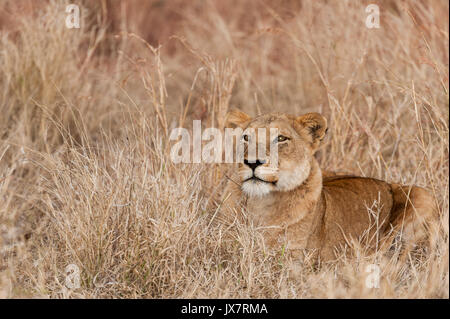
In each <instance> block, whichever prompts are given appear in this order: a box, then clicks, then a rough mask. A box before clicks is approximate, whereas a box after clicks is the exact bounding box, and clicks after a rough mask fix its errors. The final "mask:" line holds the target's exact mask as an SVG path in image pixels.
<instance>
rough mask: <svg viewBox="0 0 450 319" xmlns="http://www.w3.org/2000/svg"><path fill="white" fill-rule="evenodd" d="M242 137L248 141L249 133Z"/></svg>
mask: <svg viewBox="0 0 450 319" xmlns="http://www.w3.org/2000/svg"><path fill="white" fill-rule="evenodd" d="M242 139H243V140H244V141H246V142H248V135H247V134H245V135H243V136H242Z"/></svg>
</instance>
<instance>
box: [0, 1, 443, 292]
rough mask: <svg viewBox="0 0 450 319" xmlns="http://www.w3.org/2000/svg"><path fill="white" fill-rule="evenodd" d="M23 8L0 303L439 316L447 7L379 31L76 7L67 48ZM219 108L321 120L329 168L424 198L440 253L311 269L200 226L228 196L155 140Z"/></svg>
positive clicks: (407, 6)
mask: <svg viewBox="0 0 450 319" xmlns="http://www.w3.org/2000/svg"><path fill="white" fill-rule="evenodd" d="M21 1H23V2H22V3H20V4H23V5H24V6H25V7H27V6H28V8H29V6H31V7H33V6H34V8H32V9H28V10H25V9H24V8H20V5H18V4H17V2H16V1H10V0H0V17H7V19H6V18H5V19H4V20H3V21H4V23H0V28H1V29H0V114H1V115H0V249H1V251H0V297H5V298H14V297H52V298H67V297H69V298H99V297H104V298H142V297H145V298H179V297H181V298H200V297H208V298H209V297H217V298H223V297H229V298H247V297H250V298H323V297H325V298H328V297H331V298H335V297H339V298H349V297H356V298H361V297H362V298H448V297H449V295H448V289H449V275H448V270H449V269H448V267H449V263H448V260H449V242H448V225H449V220H448V216H449V215H448V211H449V201H448V198H449V194H448V186H449V175H448V174H449V170H448V168H449V162H448V150H449V148H448V142H449V139H448V119H449V93H448V92H449V91H448V89H449V82H448V81H449V80H448V79H449V78H448V75H449V71H448V58H449V51H448V46H449V37H448V27H449V16H448V2H447V1H444V0H443V1H437V0H436V1H429V2H425V3H423V2H422V1H401V2H397V1H375V2H376V3H378V4H380V7H381V28H380V29H367V28H366V27H365V26H364V20H365V18H366V13H365V12H364V8H365V5H366V4H365V3H364V4H363V3H360V2H350V1H349V2H345V1H338V0H334V1H298V2H296V1H270V2H269V1H245V2H244V1H240V0H239V1H238V0H227V1H193V2H192V4H191V2H189V3H190V5H189V6H188V5H186V4H185V1H178V0H174V1H147V2H145V3H144V2H142V1H128V2H126V1H114V2H113V1H99V2H93V1H84V2H83V3H82V5H84V6H82V8H81V12H82V18H83V23H82V28H81V29H79V30H70V29H67V28H66V27H65V24H64V19H65V17H66V13H65V12H64V9H65V6H64V5H63V3H62V2H61V1H42V2H40V4H39V5H36V3H34V4H33V3H31V1H28V0H21ZM138 2H139V4H138ZM367 3H369V2H367ZM17 12H21V13H20V14H17ZM145 41H147V42H148V43H146V42H145ZM158 44H161V47H158ZM230 107H239V108H241V109H243V110H245V111H246V112H248V113H250V114H253V115H256V114H258V113H264V112H267V111H270V110H278V111H286V112H290V113H294V114H301V113H305V112H308V111H319V112H322V113H324V114H325V116H326V117H327V118H328V119H329V123H330V125H331V127H330V130H329V132H330V134H329V138H328V140H327V142H326V145H325V146H324V147H323V149H322V150H321V151H320V153H319V154H318V159H319V161H320V163H321V165H322V167H323V168H325V169H329V170H335V171H346V172H352V173H356V174H360V175H365V176H373V177H376V178H382V179H386V180H388V181H397V182H402V183H405V184H412V183H414V184H418V185H420V186H425V187H428V188H429V189H430V190H431V191H432V192H433V194H434V198H435V200H436V203H437V204H438V207H439V216H440V221H439V225H436V226H437V227H438V228H439V234H438V236H437V239H436V243H435V245H434V247H433V249H432V251H431V252H430V253H429V254H428V255H427V256H426V257H424V258H421V259H418V258H416V257H413V256H410V258H409V260H408V261H407V262H404V261H402V262H400V261H398V260H397V259H396V258H390V259H389V258H380V256H375V257H370V258H368V257H362V256H360V257H358V258H356V259H353V260H345V259H343V260H342V261H340V262H339V263H338V264H336V265H333V266H324V267H323V268H321V269H310V268H308V267H306V266H304V265H301V264H299V263H295V262H293V261H292V260H291V258H290V257H289V255H288V254H285V253H284V251H283V250H282V249H281V248H280V250H278V251H269V250H268V249H267V248H266V247H264V245H263V241H262V237H261V234H260V232H259V231H258V229H256V228H255V227H253V226H252V225H251V224H250V223H246V222H243V223H241V222H239V223H238V224H236V225H234V226H233V227H231V228H224V227H222V226H220V225H216V224H215V223H212V222H211V221H212V216H214V212H215V211H216V209H217V206H218V205H219V204H220V203H217V201H216V198H217V195H218V194H220V192H221V190H222V188H223V185H224V178H223V177H221V176H220V175H219V174H217V170H216V167H211V166H208V165H203V164H192V165H174V164H173V163H172V162H171V161H170V158H169V151H170V143H169V141H168V137H167V133H168V132H169V131H170V129H171V128H172V127H175V126H179V125H182V126H185V127H190V125H191V124H190V123H192V120H193V119H202V120H203V121H204V122H203V123H204V124H205V126H211V125H214V126H218V127H222V126H223V119H224V114H225V113H226V111H227V110H228V109H229V108H230ZM372 263H376V264H378V265H380V269H381V282H380V288H379V289H370V288H367V287H366V285H365V281H366V278H367V275H368V273H366V271H365V270H366V266H367V265H369V264H372ZM68 264H75V265H77V266H78V267H79V268H80V271H81V287H80V288H77V289H67V288H66V287H65V282H64V280H65V275H66V274H65V268H66V266H67V265H68Z"/></svg>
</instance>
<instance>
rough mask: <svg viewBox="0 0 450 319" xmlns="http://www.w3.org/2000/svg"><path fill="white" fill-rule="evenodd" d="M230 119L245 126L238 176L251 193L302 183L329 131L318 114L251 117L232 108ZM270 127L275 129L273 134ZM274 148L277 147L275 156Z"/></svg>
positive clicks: (230, 122) (279, 114) (293, 186)
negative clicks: (241, 159)
mask: <svg viewBox="0 0 450 319" xmlns="http://www.w3.org/2000/svg"><path fill="white" fill-rule="evenodd" d="M227 122H228V123H229V124H234V125H237V126H239V127H241V128H242V129H243V134H242V136H241V139H240V141H239V143H242V146H243V148H244V152H243V155H244V156H243V161H242V162H240V163H239V177H240V180H241V183H242V191H243V192H244V193H246V194H247V195H249V196H264V195H267V194H269V193H270V192H278V191H290V190H293V189H295V188H296V187H298V186H300V185H301V184H302V183H303V182H304V181H305V180H306V179H307V178H308V176H309V174H310V171H311V165H312V161H313V160H314V157H313V156H314V153H315V152H316V150H317V149H318V147H319V145H320V142H321V141H322V139H323V138H324V136H325V133H326V131H327V120H326V119H325V118H324V117H323V116H322V115H320V114H318V113H308V114H305V115H302V116H293V115H288V114H283V113H269V114H265V115H261V116H258V117H256V118H254V119H252V118H251V117H250V116H249V115H247V114H245V113H243V112H240V111H231V112H229V113H228V116H227ZM271 128H272V129H276V130H272V133H271V130H270V129H271ZM261 129H263V130H261ZM274 131H275V132H276V134H273V132H274ZM255 145H256V150H255ZM261 150H262V152H261ZM271 150H277V152H275V154H276V156H275V157H274V156H273V154H274V153H273V151H272V153H270V152H271ZM271 154H272V156H271Z"/></svg>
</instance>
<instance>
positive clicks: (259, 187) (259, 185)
mask: <svg viewBox="0 0 450 319" xmlns="http://www.w3.org/2000/svg"><path fill="white" fill-rule="evenodd" d="M271 190H272V184H270V183H266V182H263V181H257V180H249V181H246V182H244V183H243V184H242V191H243V192H244V193H245V194H247V195H248V196H250V197H262V196H265V195H267V194H269V193H270V192H271Z"/></svg>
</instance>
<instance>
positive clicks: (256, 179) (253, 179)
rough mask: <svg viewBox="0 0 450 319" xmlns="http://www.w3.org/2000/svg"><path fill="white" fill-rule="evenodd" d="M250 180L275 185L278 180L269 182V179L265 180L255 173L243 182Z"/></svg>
mask: <svg viewBox="0 0 450 319" xmlns="http://www.w3.org/2000/svg"><path fill="white" fill-rule="evenodd" d="M248 181H256V182H263V183H267V184H273V185H275V184H276V183H277V182H269V181H265V180H263V179H261V178H259V177H257V176H255V175H253V176H252V177H249V178H247V179H246V180H245V181H244V182H243V183H245V182H248Z"/></svg>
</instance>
